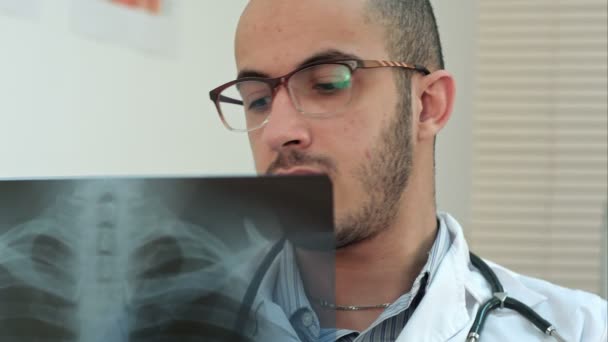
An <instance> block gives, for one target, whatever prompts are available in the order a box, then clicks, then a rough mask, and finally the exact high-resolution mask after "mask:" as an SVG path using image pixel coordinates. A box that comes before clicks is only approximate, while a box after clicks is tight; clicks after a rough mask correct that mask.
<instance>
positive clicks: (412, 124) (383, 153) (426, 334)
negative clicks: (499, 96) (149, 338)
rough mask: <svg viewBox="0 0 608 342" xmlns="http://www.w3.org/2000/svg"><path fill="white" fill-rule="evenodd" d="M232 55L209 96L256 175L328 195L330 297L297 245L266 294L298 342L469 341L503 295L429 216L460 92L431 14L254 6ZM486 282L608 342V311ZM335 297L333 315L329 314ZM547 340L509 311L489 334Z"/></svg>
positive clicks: (283, 2)
mask: <svg viewBox="0 0 608 342" xmlns="http://www.w3.org/2000/svg"><path fill="white" fill-rule="evenodd" d="M235 49H236V61H237V67H238V70H239V76H238V81H235V82H231V83H228V84H226V85H224V86H222V87H219V88H217V89H216V90H214V91H212V93H211V96H212V99H213V100H214V101H215V102H216V105H217V107H218V110H219V112H220V116H221V117H222V120H223V121H224V124H225V125H226V126H227V127H228V128H229V129H232V130H237V131H245V132H248V135H249V140H250V144H251V149H252V151H253V156H254V160H255V166H256V169H257V171H258V173H260V174H280V175H303V174H324V175H327V176H328V177H329V179H330V180H331V182H332V184H333V190H334V206H335V208H334V211H335V225H336V227H335V237H336V243H337V249H336V256H335V258H336V259H335V284H329V283H326V282H324V281H323V280H322V279H315V277H314V272H312V271H311V269H312V267H311V265H309V264H307V263H306V262H305V261H303V260H302V258H299V257H300V256H301V255H300V254H301V253H299V252H298V250H295V251H294V249H293V248H292V247H291V246H290V245H287V246H286V248H285V249H284V250H283V252H282V253H281V254H280V255H279V256H278V257H277V259H276V260H275V261H274V264H273V266H271V268H274V269H275V270H279V272H277V273H276V274H277V275H276V277H275V279H272V281H268V282H267V283H266V284H267V285H268V286H271V287H272V291H273V293H272V301H273V302H274V304H275V305H276V306H277V307H278V308H280V314H281V315H284V318H285V321H287V322H289V324H290V329H292V330H291V331H292V332H293V334H292V335H291V336H294V335H297V338H298V339H300V340H302V341H316V340H338V341H394V340H399V341H464V340H465V339H466V338H467V335H469V334H468V333H469V329H470V328H471V326H472V325H473V320H474V318H475V315H476V313H477V311H478V310H479V309H480V307H481V305H483V303H484V302H485V301H486V300H487V299H489V298H491V297H492V292H497V291H491V290H490V284H489V283H488V282H487V281H485V280H484V278H483V277H482V276H481V274H480V273H479V271H478V270H477V269H476V268H475V267H473V266H472V265H471V261H470V259H469V254H468V248H467V246H466V243H465V241H464V238H463V235H462V230H461V228H460V226H459V225H458V223H457V222H456V221H455V220H454V219H453V218H452V217H450V216H449V215H447V214H443V213H437V209H436V206H435V182H434V146H435V137H436V135H437V134H438V132H439V131H440V130H441V129H442V128H443V127H444V126H445V124H446V122H447V121H448V119H449V118H450V115H451V111H452V107H453V101H454V92H455V85H454V80H453V77H452V75H450V73H448V72H447V71H445V70H444V65H443V57H442V52H441V45H440V41H439V35H438V32H437V28H436V24H435V18H434V15H433V11H432V8H431V5H430V4H429V2H428V1H427V0H332V1H331V2H329V1H326V0H306V1H288V0H251V1H250V2H249V4H248V6H247V8H246V9H245V11H244V13H243V15H242V17H241V20H240V22H239V26H238V29H237V34H236V43H235ZM243 113H245V114H243ZM492 268H493V270H494V272H496V274H497V275H498V278H499V280H500V281H501V282H502V283H503V284H504V285H505V291H506V292H507V293H508V295H509V296H512V297H513V298H516V299H519V300H520V301H522V302H524V303H525V304H527V305H529V306H531V307H532V309H533V310H535V311H537V312H539V313H540V314H541V316H543V317H544V318H546V319H547V320H549V321H550V322H551V323H553V324H554V326H555V327H556V328H557V329H558V330H559V333H560V334H561V335H562V336H564V337H565V338H566V339H567V340H568V341H600V340H603V341H605V340H606V302H605V301H603V300H601V299H600V298H598V297H597V296H593V295H590V294H585V293H581V292H575V291H571V290H566V289H563V288H559V287H557V286H554V285H550V284H547V283H545V282H542V281H540V280H536V279H531V278H527V277H523V276H520V275H517V274H515V273H513V272H511V271H508V270H506V269H504V268H502V267H499V266H496V265H493V266H492ZM269 284H271V285H269ZM329 286H335V289H334V288H328V287H329ZM334 290H335V298H332V301H333V302H328V301H327V300H324V298H322V297H323V293H327V292H328V291H329V292H334ZM320 297H321V298H320ZM503 298H504V297H503ZM500 303H501V304H503V305H504V304H505V303H508V301H504V300H503V301H501V302H500ZM507 306H508V305H507ZM273 312H276V311H273ZM566 312H567V313H568V314H567V315H565V314H564V313H566ZM476 337H477V336H475V334H472V335H470V339H471V341H475V340H476ZM546 338H548V337H545V336H544V335H543V332H541V331H539V330H537V329H536V328H535V327H534V326H533V325H532V324H531V323H529V322H528V321H527V320H526V319H525V318H523V317H522V316H521V315H519V314H518V313H516V312H515V311H512V310H507V309H501V310H500V311H499V313H495V314H493V315H492V316H491V317H489V318H488V320H487V322H486V323H485V326H484V328H483V333H482V341H524V340H525V341H549V340H550V338H548V339H546ZM286 340H287V339H286Z"/></svg>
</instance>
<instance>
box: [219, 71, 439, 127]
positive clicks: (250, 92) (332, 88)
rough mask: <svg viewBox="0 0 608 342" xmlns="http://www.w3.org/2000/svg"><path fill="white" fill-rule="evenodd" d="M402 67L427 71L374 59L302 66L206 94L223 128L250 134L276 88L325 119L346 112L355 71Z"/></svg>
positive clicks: (309, 112) (267, 111) (267, 110)
mask: <svg viewBox="0 0 608 342" xmlns="http://www.w3.org/2000/svg"><path fill="white" fill-rule="evenodd" d="M387 67H388V68H402V69H408V70H413V71H417V72H420V73H422V74H424V75H428V74H430V71H429V70H428V69H427V68H425V67H423V66H420V65H412V64H406V63H401V62H387V61H377V60H352V59H349V60H342V59H340V60H331V61H323V62H315V63H311V64H307V65H303V66H301V67H299V68H297V69H296V70H294V71H292V72H290V73H288V74H287V75H284V76H281V77H277V78H264V77H243V78H240V79H237V80H234V81H231V82H228V83H226V84H224V85H221V86H219V87H217V88H215V89H213V90H212V91H210V92H209V97H210V98H211V101H213V103H215V107H216V108H217V111H218V113H219V115H220V119H221V120H222V122H223V124H224V126H226V128H228V129H229V130H231V131H236V132H250V131H253V130H256V129H259V128H261V127H263V126H264V125H265V124H266V123H267V122H268V120H269V118H270V112H271V108H272V101H273V99H274V97H275V95H276V93H277V91H278V88H279V86H281V85H284V86H285V88H286V89H287V92H288V94H289V97H290V99H291V101H292V103H293V105H294V107H295V108H296V110H297V111H298V112H300V113H302V114H306V115H309V116H313V117H326V116H330V115H334V114H339V113H340V112H341V111H343V110H345V109H346V108H347V107H348V105H349V103H350V102H351V100H352V98H353V94H354V91H353V85H354V84H353V73H354V72H355V71H356V70H357V69H372V68H387Z"/></svg>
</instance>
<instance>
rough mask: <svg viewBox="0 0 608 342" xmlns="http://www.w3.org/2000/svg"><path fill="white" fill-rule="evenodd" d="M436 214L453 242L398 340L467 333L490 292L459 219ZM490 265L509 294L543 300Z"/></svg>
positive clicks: (435, 338)
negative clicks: (475, 264)
mask: <svg viewBox="0 0 608 342" xmlns="http://www.w3.org/2000/svg"><path fill="white" fill-rule="evenodd" d="M437 217H438V218H439V220H440V221H441V222H442V223H443V224H445V225H446V226H447V228H448V231H449V232H450V236H451V238H452V245H451V247H450V249H449V250H448V253H447V254H446V256H445V257H444V259H443V260H442V262H441V265H440V266H439V269H438V270H437V274H436V276H435V279H434V280H433V281H432V282H431V283H430V284H429V289H428V292H427V293H426V295H425V297H424V299H423V300H422V302H421V303H420V305H419V306H418V308H417V309H416V311H415V312H414V314H413V315H412V317H411V319H410V321H409V322H408V323H407V325H406V326H405V328H404V329H403V331H402V332H401V334H400V335H399V337H398V338H397V342H406V341H448V340H451V339H452V338H453V337H455V336H456V335H458V336H466V334H467V333H468V330H469V329H470V327H471V324H472V323H473V319H474V317H475V314H476V313H477V310H478V309H479V307H480V305H481V304H482V303H483V302H485V301H486V300H487V299H489V298H490V297H491V296H492V293H491V289H490V285H489V284H488V282H487V281H486V280H485V279H484V278H483V276H482V275H481V274H480V273H479V272H478V271H477V270H476V269H475V268H474V267H473V266H472V264H471V262H470V258H469V247H468V245H467V243H466V240H465V238H464V235H463V231H462V228H461V227H460V225H459V224H458V222H457V221H456V220H455V219H454V218H453V217H451V216H450V215H449V214H447V213H442V212H440V213H438V215H437ZM489 265H490V266H491V267H492V268H493V269H494V271H495V272H496V274H497V276H498V278H499V279H500V281H501V282H502V283H503V286H504V288H505V289H506V290H507V291H508V294H509V295H510V296H513V297H514V298H517V299H518V300H520V301H522V302H524V303H526V304H528V305H530V306H534V305H536V304H538V303H540V302H542V301H544V300H546V298H545V297H544V296H542V295H540V294H538V293H537V292H535V291H532V290H530V289H528V288H526V287H525V286H523V285H522V284H521V282H520V281H519V280H518V279H517V275H516V274H514V273H512V272H510V271H508V270H506V269H504V268H501V267H498V266H496V265H495V264H491V263H489ZM459 338H460V337H459ZM462 340H464V339H462Z"/></svg>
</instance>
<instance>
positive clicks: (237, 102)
mask: <svg viewBox="0 0 608 342" xmlns="http://www.w3.org/2000/svg"><path fill="white" fill-rule="evenodd" d="M218 101H219V102H225V103H232V104H235V105H241V106H242V105H243V101H240V100H237V99H233V98H231V97H228V96H224V95H220V96H219V97H218Z"/></svg>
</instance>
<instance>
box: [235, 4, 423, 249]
mask: <svg viewBox="0 0 608 342" xmlns="http://www.w3.org/2000/svg"><path fill="white" fill-rule="evenodd" d="M363 6H364V1H361V0H332V1H331V5H328V2H327V0H306V1H286V0H252V1H251V2H250V3H249V6H248V8H247V9H246V11H245V13H244V15H243V17H242V18H241V22H240V23H239V28H238V31H237V38H236V60H237V66H238V70H239V71H242V70H248V71H255V72H257V73H260V74H264V75H267V76H268V77H277V76H281V75H284V74H286V73H288V72H291V71H292V70H294V69H295V68H297V67H298V66H300V65H301V64H302V63H303V62H304V61H306V60H308V59H309V58H311V57H312V56H317V55H319V54H324V53H326V52H327V51H332V52H334V53H335V52H336V51H337V52H341V53H344V54H349V55H354V56H357V57H359V58H360V59H376V60H390V58H389V56H388V52H387V50H386V47H385V43H384V39H383V37H384V33H383V31H382V29H381V27H379V26H377V24H374V23H369V22H367V21H366V20H365V18H364V15H363V13H364V12H363ZM393 72H395V71H393V70H391V68H380V69H359V70H357V71H355V73H354V74H353V91H354V95H353V99H352V101H351V102H350V103H349V105H348V107H347V108H346V109H345V110H344V111H342V112H341V113H340V114H338V115H333V116H328V117H326V118H318V117H310V116H306V115H305V114H302V113H299V112H298V111H297V110H296V109H295V108H294V105H293V103H292V102H291V100H290V98H289V95H288V93H287V90H286V89H285V88H284V87H281V88H280V89H279V91H278V93H277V94H276V96H275V98H274V100H273V104H272V111H271V114H270V117H269V121H268V123H267V124H266V125H265V126H264V127H262V128H261V129H258V130H256V131H252V132H250V133H249V140H250V143H251V148H252V151H253V157H254V160H255V166H256V170H257V172H258V173H260V174H266V173H271V174H276V173H287V174H306V173H311V172H312V173H324V174H327V175H328V176H329V178H330V179H331V181H332V184H333V189H334V206H335V217H336V238H337V243H338V246H346V245H349V244H352V243H355V242H358V241H361V240H363V239H365V238H368V237H371V236H373V235H375V234H376V233H378V232H379V231H381V230H382V229H383V228H385V227H387V226H389V225H390V224H391V223H392V220H393V219H394V217H395V215H396V212H397V210H398V205H399V201H400V198H401V194H402V192H403V190H404V188H405V186H406V183H407V179H408V175H409V173H410V169H411V159H412V156H411V154H412V143H413V141H412V139H411V132H412V129H413V128H412V125H411V115H410V110H411V105H410V102H411V101H410V100H409V99H410V93H409V90H408V89H400V90H399V91H397V89H396V84H395V78H394V74H393ZM397 72H400V71H397Z"/></svg>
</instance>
